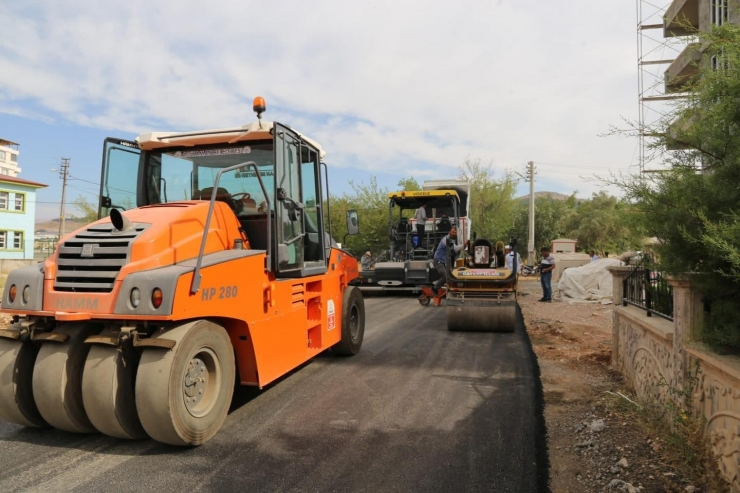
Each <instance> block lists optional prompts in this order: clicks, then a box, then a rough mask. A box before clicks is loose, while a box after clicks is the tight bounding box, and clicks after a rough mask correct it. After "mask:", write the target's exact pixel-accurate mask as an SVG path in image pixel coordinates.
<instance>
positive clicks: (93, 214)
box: [72, 195, 98, 224]
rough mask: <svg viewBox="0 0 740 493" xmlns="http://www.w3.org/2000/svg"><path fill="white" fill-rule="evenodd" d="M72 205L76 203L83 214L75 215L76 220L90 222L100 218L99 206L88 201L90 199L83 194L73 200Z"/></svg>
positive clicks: (76, 206)
mask: <svg viewBox="0 0 740 493" xmlns="http://www.w3.org/2000/svg"><path fill="white" fill-rule="evenodd" d="M72 205H74V206H75V208H76V209H77V210H78V211H80V213H81V214H82V215H80V216H73V219H74V220H75V221H81V222H84V223H85V224H88V223H91V222H94V221H97V220H98V206H97V205H94V204H91V203H90V202H88V200H87V199H86V198H85V197H83V196H82V195H78V196H77V198H76V199H74V200H73V201H72Z"/></svg>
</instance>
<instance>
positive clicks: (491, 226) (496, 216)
mask: <svg viewBox="0 0 740 493" xmlns="http://www.w3.org/2000/svg"><path fill="white" fill-rule="evenodd" d="M459 169H460V175H459V178H460V179H463V180H467V181H468V182H470V211H468V217H470V218H471V220H472V222H473V228H472V229H473V231H475V232H476V233H477V235H478V236H479V237H481V238H489V239H492V240H502V241H507V240H508V238H509V235H510V233H511V231H512V229H513V226H514V213H515V211H516V208H517V204H516V201H515V199H514V195H515V193H516V186H517V184H518V181H517V180H516V178H514V175H513V174H512V173H511V172H509V171H506V172H505V173H504V174H503V176H502V177H500V178H496V177H495V174H494V171H493V168H492V166H491V165H490V164H487V165H484V164H483V163H482V162H481V160H480V158H475V159H471V158H469V157H468V158H465V160H464V161H463V163H462V165H461V166H460V168H459Z"/></svg>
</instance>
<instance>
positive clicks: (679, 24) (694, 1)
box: [663, 0, 701, 38]
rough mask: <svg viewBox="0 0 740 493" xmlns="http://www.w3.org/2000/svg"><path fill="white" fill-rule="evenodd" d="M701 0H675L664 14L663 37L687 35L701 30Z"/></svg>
mask: <svg viewBox="0 0 740 493" xmlns="http://www.w3.org/2000/svg"><path fill="white" fill-rule="evenodd" d="M700 3H701V0H673V3H672V4H671V6H670V7H668V9H666V11H665V16H663V37H664V38H673V37H675V36H687V35H689V34H693V33H694V32H696V31H698V30H699V4H700Z"/></svg>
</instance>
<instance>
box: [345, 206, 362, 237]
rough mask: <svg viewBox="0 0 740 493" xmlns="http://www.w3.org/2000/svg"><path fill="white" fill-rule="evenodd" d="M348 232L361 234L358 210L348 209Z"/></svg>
mask: <svg viewBox="0 0 740 493" xmlns="http://www.w3.org/2000/svg"><path fill="white" fill-rule="evenodd" d="M347 234H348V235H357V234H360V218H359V217H358V216H357V211H356V210H350V211H347Z"/></svg>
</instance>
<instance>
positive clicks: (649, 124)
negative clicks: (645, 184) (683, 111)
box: [636, 0, 686, 173]
mask: <svg viewBox="0 0 740 493" xmlns="http://www.w3.org/2000/svg"><path fill="white" fill-rule="evenodd" d="M671 3H672V2H671V1H670V0H636V7H637V71H638V76H637V94H638V102H639V112H638V122H637V126H638V128H637V130H638V132H637V133H638V138H639V144H638V145H639V150H638V152H639V156H638V161H639V166H640V172H641V173H651V172H656V171H662V170H664V169H665V164H664V162H663V160H662V159H661V158H662V157H664V156H665V154H663V153H660V154H659V155H655V154H654V153H652V152H650V149H651V147H650V140H651V139H654V138H655V137H657V135H656V134H655V129H656V128H659V127H660V126H661V124H662V123H668V119H670V117H671V116H670V115H671V113H672V109H673V106H672V105H671V101H673V100H675V99H677V98H681V97H684V95H682V94H680V93H678V94H669V93H667V92H666V89H665V80H664V73H665V71H666V69H667V68H668V66H669V65H670V64H671V63H673V61H674V60H675V59H676V57H678V56H679V55H680V54H681V52H682V51H683V49H684V48H685V46H686V41H685V40H684V39H683V38H682V37H670V38H665V37H664V21H663V17H664V15H665V13H666V10H667V9H668V7H670V6H671ZM665 152H670V151H665Z"/></svg>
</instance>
